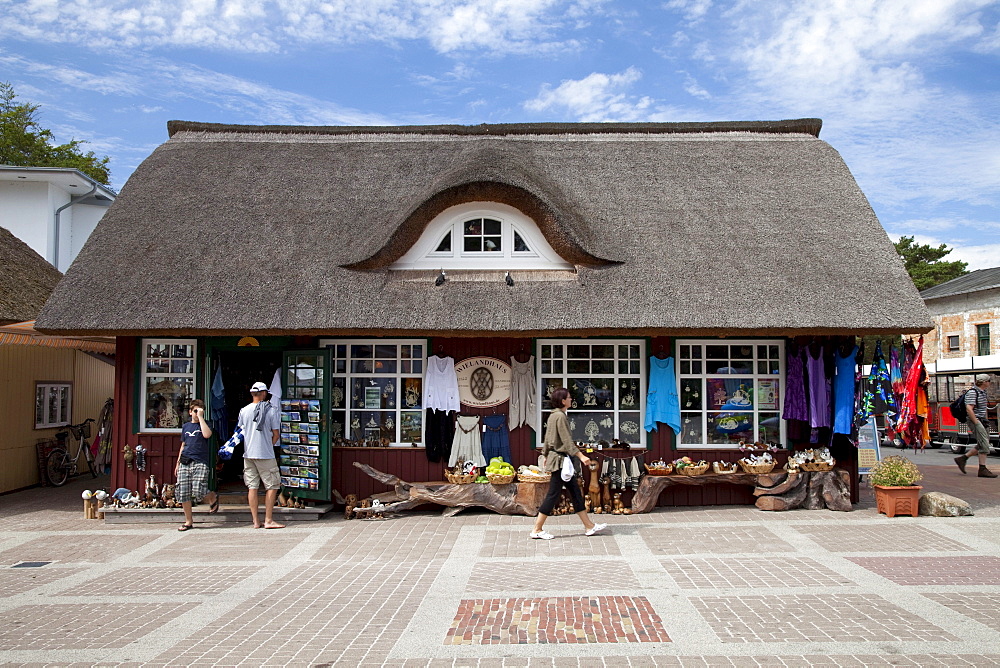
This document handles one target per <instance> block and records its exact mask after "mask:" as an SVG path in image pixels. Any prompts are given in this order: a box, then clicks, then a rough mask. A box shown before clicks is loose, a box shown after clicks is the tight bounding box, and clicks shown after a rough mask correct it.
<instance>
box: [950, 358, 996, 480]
mask: <svg viewBox="0 0 1000 668" xmlns="http://www.w3.org/2000/svg"><path fill="white" fill-rule="evenodd" d="M989 386H990V377H989V374H985V373H981V374H978V375H977V376H976V386H975V387H973V388H971V389H969V390H966V392H965V410H966V411H968V414H969V428H970V429H972V430H973V432H974V433H975V435H976V447H974V448H973V449H972V450H969V451H968V452H966V453H965V454H964V455H959V456H958V457H955V463H956V464H958V468H959V469H961V471H962V473H965V463H966V462H967V461H969V457H971V456H973V455H975V454H978V455H979V477H980V478H996V477H997V474H996V473H993V472H992V471H990V470H989V469H988V468H986V455H988V454H990V432H989V429H987V428H986V424H987V423H986V408H987V405H986V388H987V387H989Z"/></svg>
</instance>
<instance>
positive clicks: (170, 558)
mask: <svg viewBox="0 0 1000 668" xmlns="http://www.w3.org/2000/svg"><path fill="white" fill-rule="evenodd" d="M916 459H917V460H918V463H919V464H920V465H921V468H922V470H924V471H925V484H927V482H928V481H932V483H933V485H934V487H933V489H937V490H940V491H944V492H947V493H950V494H954V495H955V496H959V497H962V496H963V491H966V490H969V489H972V490H973V492H974V493H973V494H972V498H973V499H974V502H973V507H974V509H975V510H976V515H975V516H974V517H962V518H932V517H919V518H912V517H896V518H891V519H890V518H887V517H885V516H883V515H878V514H877V513H876V511H875V510H874V507H873V506H874V503H873V501H872V499H871V498H870V494H871V492H870V490H867V489H864V490H863V497H864V498H863V500H862V503H861V504H859V505H858V506H857V507H856V509H855V510H854V511H853V512H851V513H834V512H830V511H792V512H787V513H764V512H761V511H758V510H756V509H755V508H753V507H733V506H727V507H717V508H674V509H665V508H661V509H658V510H657V511H656V512H654V513H651V514H648V515H635V516H611V517H607V518H606V519H607V521H608V522H609V523H610V525H611V526H610V531H609V532H608V533H606V534H604V535H598V536H594V537H591V538H588V537H586V536H584V535H583V530H582V527H581V526H580V524H579V522H578V521H577V519H576V518H575V517H571V518H553V519H551V520H550V521H549V524H548V525H547V528H548V529H549V530H550V531H552V533H554V534H556V539H555V540H551V541H532V540H529V539H528V538H527V533H528V531H529V529H530V526H531V522H532V520H531V519H530V518H523V517H501V516H498V515H494V514H491V513H487V512H476V511H468V512H465V513H461V514H459V515H457V516H455V517H452V518H443V517H441V516H440V515H439V514H438V513H433V512H412V513H408V514H406V513H404V514H402V515H401V516H399V517H396V518H393V519H388V520H384V521H378V520H372V521H362V520H354V521H350V522H348V521H345V520H343V518H342V517H340V516H339V515H336V514H332V515H330V516H328V517H327V518H324V519H323V520H320V521H318V522H300V523H295V524H292V525H291V526H289V527H288V528H287V529H284V530H281V531H265V530H254V529H252V528H250V527H249V526H241V525H237V524H226V523H216V524H198V525H197V528H196V529H194V530H192V531H188V532H184V533H181V532H177V531H176V530H175V528H176V527H175V526H174V525H169V524H149V525H104V524H103V523H101V522H99V521H93V520H83V519H82V511H81V509H80V505H81V504H80V497H79V494H80V491H81V490H82V489H84V488H85V487H91V488H92V487H94V485H95V483H94V481H92V480H89V479H86V480H85V479H77V480H74V481H72V482H71V483H70V484H69V485H68V486H66V487H65V488H61V489H44V488H39V489H31V490H26V491H23V492H18V493H16V494H11V495H6V496H0V614H2V615H3V617H4V620H5V621H4V623H3V624H2V625H0V665H5V666H7V665H11V666H13V665H18V666H22V665H28V666H36V665H37V666H92V665H100V666H318V667H320V666H322V667H326V666H350V667H351V668H360V667H366V666H393V667H399V668H409V667H411V666H412V667H417V666H420V667H430V666H434V667H437V666H442V667H444V666H482V667H488V666H498V667H499V666H530V667H534V666H546V667H548V666H552V667H556V666H574V667H586V666H890V665H891V666H987V665H998V666H1000V633H998V631H1000V481H992V480H991V481H986V480H979V479H975V478H969V477H968V476H964V477H963V476H961V474H960V473H958V471H957V469H954V467H953V465H952V466H951V467H949V466H947V461H948V460H950V458H949V457H948V456H947V455H946V454H945V453H934V452H928V453H921V454H919V455H917V456H916ZM942 463H944V464H945V465H941V466H939V464H942ZM988 484H992V485H993V486H992V487H988V486H987V485H988ZM25 562H49V563H47V564H45V565H42V566H37V567H24V566H27V564H26V563H25Z"/></svg>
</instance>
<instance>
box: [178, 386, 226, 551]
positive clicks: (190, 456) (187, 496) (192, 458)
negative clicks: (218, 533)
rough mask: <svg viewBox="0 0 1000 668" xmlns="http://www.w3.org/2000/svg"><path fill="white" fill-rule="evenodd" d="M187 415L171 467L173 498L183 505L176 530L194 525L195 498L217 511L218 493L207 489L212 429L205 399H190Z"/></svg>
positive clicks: (214, 511) (213, 511) (211, 511)
mask: <svg viewBox="0 0 1000 668" xmlns="http://www.w3.org/2000/svg"><path fill="white" fill-rule="evenodd" d="M188 414H189V415H190V416H191V421H190V422H187V423H185V424H184V425H183V426H182V427H181V450H180V452H178V453H177V465H176V466H174V476H176V478H177V485H176V486H175V487H174V498H175V499H176V500H177V501H178V502H179V503H180V504H181V507H182V508H184V524H182V525H180V526H179V527H178V528H177V530H178V531H187V530H188V529H192V528H194V515H193V513H192V511H191V507H192V506H193V505H194V501H195V500H198V501H202V500H208V502H209V509H208V512H210V513H217V512H219V495H218V494H217V493H216V492H210V491H208V474H209V470H208V463H209V450H208V439H210V438H211V437H212V429H211V427H209V426H208V423H207V422H205V402H204V401H202V400H201V399H193V400H192V401H191V405H190V406H188Z"/></svg>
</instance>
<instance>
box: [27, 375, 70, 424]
mask: <svg viewBox="0 0 1000 668" xmlns="http://www.w3.org/2000/svg"><path fill="white" fill-rule="evenodd" d="M72 414H73V385H72V384H71V383H56V382H46V383H35V429H48V428H50V427H63V426H65V425H68V424H69V423H70V416H71V415H72Z"/></svg>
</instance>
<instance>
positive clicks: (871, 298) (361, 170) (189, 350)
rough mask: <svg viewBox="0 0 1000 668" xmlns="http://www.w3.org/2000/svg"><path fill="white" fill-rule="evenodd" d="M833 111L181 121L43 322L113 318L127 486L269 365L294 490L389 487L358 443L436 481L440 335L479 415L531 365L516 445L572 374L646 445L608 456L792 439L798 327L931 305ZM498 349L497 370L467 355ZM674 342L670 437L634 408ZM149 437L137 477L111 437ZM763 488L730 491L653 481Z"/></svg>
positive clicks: (609, 419) (878, 321) (865, 320)
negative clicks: (828, 117)
mask: <svg viewBox="0 0 1000 668" xmlns="http://www.w3.org/2000/svg"><path fill="white" fill-rule="evenodd" d="M820 126H821V123H820V121H819V120H816V119H804V120H793V121H779V122H729V123H666V124H630V123H626V124H616V123H608V124H524V125H480V126H468V127H466V126H419V127H283V126H260V127H251V126H236V125H214V124H203V123H189V122H171V123H170V124H169V127H168V129H169V134H170V139H169V140H168V141H167V142H166V143H164V144H163V145H162V146H160V147H159V148H157V149H156V151H154V152H153V154H152V155H151V156H150V157H149V158H148V159H146V160H145V161H144V162H143V163H142V165H140V167H139V168H138V169H137V170H136V172H135V173H134V174H133V176H132V177H131V179H130V180H129V182H128V183H127V184H126V186H125V188H124V189H123V190H122V192H121V194H120V195H119V197H118V199H117V201H116V202H115V204H114V206H113V207H112V208H111V209H110V211H109V212H108V214H107V215H106V216H105V217H104V219H103V220H102V221H101V223H100V224H99V225H98V227H97V229H96V230H95V231H94V233H93V235H92V236H91V239H90V241H88V243H87V245H86V246H85V248H84V249H83V251H82V252H81V254H80V257H79V259H78V260H77V262H76V263H75V264H74V265H73V266H72V267H71V268H70V270H69V271H68V272H67V274H66V277H65V279H64V280H63V281H62V282H61V283H60V284H59V286H58V287H57V289H56V291H55V294H54V295H53V297H52V298H51V299H50V300H49V302H48V304H47V305H46V307H45V309H44V311H43V313H42V314H41V316H40V317H39V319H38V327H39V328H40V329H41V330H43V331H46V332H50V333H62V334H70V333H72V334H76V335H113V336H116V337H118V360H119V363H118V365H117V367H116V406H118V407H119V410H118V411H117V415H116V425H115V432H114V433H115V437H116V441H117V443H116V448H115V451H116V453H117V459H116V460H115V467H114V484H115V485H119V486H124V487H130V488H137V487H138V486H139V485H140V484H141V481H142V479H143V478H144V477H145V476H146V475H148V474H150V473H155V474H157V478H158V479H159V480H161V481H163V480H170V479H171V477H172V470H173V465H174V462H175V460H176V453H177V450H178V448H179V445H180V440H179V435H178V433H179V424H180V423H179V421H178V420H181V419H182V417H183V416H184V415H185V413H184V408H185V406H186V402H187V401H188V400H189V398H191V397H192V396H198V397H203V398H205V399H206V400H208V401H209V404H210V408H211V407H212V406H213V399H212V385H213V382H214V381H215V380H216V379H217V378H218V379H219V380H221V384H222V386H224V390H225V402H226V407H227V412H228V415H229V417H230V424H232V418H234V417H235V414H236V412H237V411H238V410H239V408H240V407H242V406H243V405H245V404H246V403H247V402H248V401H249V394H248V389H249V386H250V385H251V384H252V383H253V382H254V381H258V380H262V381H264V382H266V383H268V384H270V383H271V382H272V380H273V379H274V377H275V374H276V372H277V378H278V379H279V380H280V382H281V386H282V390H281V391H282V399H283V400H284V401H285V402H286V403H285V405H284V406H283V413H286V414H288V415H286V416H285V418H286V422H288V423H289V425H292V424H294V425H295V428H294V431H293V430H292V429H291V426H289V429H288V431H287V432H283V438H282V440H283V455H284V456H286V457H287V458H289V461H290V462H291V461H293V460H294V461H298V460H297V459H296V458H299V457H301V458H302V459H301V461H302V462H303V463H308V464H309V466H305V465H302V466H294V467H293V466H291V464H289V468H290V469H291V468H294V469H296V471H295V475H291V474H290V473H287V472H285V473H287V477H288V482H289V483H290V484H292V485H294V486H300V485H301V486H302V490H304V491H303V492H302V494H301V495H303V496H308V497H312V498H320V499H326V498H330V494H331V493H332V492H331V490H333V489H336V490H339V491H340V492H341V493H343V494H347V493H355V494H359V495H361V496H364V495H367V494H370V493H372V492H380V491H384V488H383V487H381V486H380V485H378V484H377V483H375V482H374V481H373V480H371V479H369V478H367V477H366V476H364V474H362V473H360V472H359V471H358V470H357V469H356V468H355V467H354V466H352V464H353V463H354V462H363V463H367V464H370V465H371V466H373V467H375V468H377V469H379V470H382V471H388V472H391V473H393V474H395V475H398V476H399V477H400V478H403V479H406V480H412V481H424V480H441V479H443V476H442V473H443V472H442V468H443V465H444V464H443V463H442V462H435V461H430V458H429V456H428V455H429V454H430V455H431V458H433V456H434V453H429V452H428V449H427V448H425V447H424V446H425V440H426V439H428V428H429V427H430V425H429V424H428V420H427V416H426V414H425V412H424V410H423V408H424V406H422V404H421V401H422V398H421V397H422V393H423V389H424V385H423V384H424V382H425V379H424V376H425V373H426V368H427V365H428V357H430V356H448V357H452V358H453V359H454V360H455V362H456V363H457V364H458V365H459V366H462V363H463V362H464V361H467V360H470V359H472V358H483V359H481V360H477V362H476V363H475V365H472V366H475V367H476V368H474V369H468V370H467V371H468V372H469V374H470V377H469V378H465V379H463V382H465V383H467V384H468V387H467V388H466V390H465V392H466V395H465V396H466V397H467V398H468V397H469V396H472V395H476V388H474V387H473V385H477V384H478V391H479V395H477V396H481V397H483V396H485V397H486V398H485V399H483V400H481V401H479V400H470V401H469V402H467V403H464V404H463V405H462V407H461V412H462V413H463V414H469V415H480V416H486V417H488V416H490V415H506V414H507V413H508V408H509V402H507V401H500V402H499V403H497V402H496V401H495V400H491V399H490V397H491V396H493V398H494V399H495V398H496V397H497V396H501V397H502V394H497V395H492V394H491V393H492V392H494V391H496V392H498V393H502V391H503V388H504V387H508V383H510V380H509V379H510V376H509V374H510V373H511V371H512V369H511V367H514V369H521V370H523V369H524V368H528V367H523V366H521V364H523V363H527V362H529V361H530V370H531V371H532V372H533V374H534V378H535V382H534V387H535V390H536V393H537V397H538V399H539V400H538V401H537V402H536V404H535V406H533V407H532V409H531V413H530V415H529V416H527V418H526V424H524V425H521V426H515V427H514V428H512V429H510V436H509V440H510V447H511V453H512V457H513V459H514V463H515V464H525V463H534V461H535V459H536V456H537V454H536V453H535V452H534V450H533V447H534V446H535V445H536V444H537V443H538V442H539V441H540V435H539V430H540V425H542V424H543V421H544V419H545V415H546V413H547V411H546V409H547V406H546V404H545V401H544V397H545V395H546V393H547V392H548V391H549V390H550V389H551V388H554V387H557V386H560V385H562V386H566V387H568V388H570V389H571V391H572V392H573V394H574V398H575V400H576V402H577V405H576V406H575V407H574V408H573V409H571V411H570V417H571V418H573V428H574V434H575V435H576V437H577V438H578V439H579V440H580V441H584V442H588V443H593V444H595V445H596V444H598V443H600V442H601V441H604V442H606V443H608V444H613V443H614V441H615V440H616V439H617V440H618V441H619V442H621V443H628V444H630V446H631V447H630V449H629V450H628V451H624V450H619V451H609V454H612V453H613V454H614V456H619V457H632V456H635V455H636V454H637V453H643V456H644V457H645V461H647V462H648V461H651V460H653V459H658V458H661V457H662V458H664V459H672V458H675V457H680V456H682V455H685V454H687V455H690V456H692V457H693V458H698V459H706V460H712V459H726V460H735V459H737V458H739V456H740V453H739V451H738V444H739V442H740V441H746V442H754V441H759V442H765V443H766V442H773V443H778V444H781V445H782V446H794V445H796V444H797V443H801V442H803V440H805V441H808V437H809V435H808V433H806V434H805V435H803V434H801V433H798V430H796V429H792V428H790V424H789V423H787V422H786V421H785V420H783V419H781V412H782V400H783V397H784V391H785V371H786V369H785V365H786V349H787V347H788V346H789V345H791V343H792V342H798V343H803V342H819V343H827V342H831V343H832V342H834V341H836V342H841V341H843V340H844V339H845V338H849V337H853V336H857V335H863V334H885V335H894V334H903V333H906V334H911V333H920V332H924V331H927V330H929V329H930V328H931V326H932V325H931V321H930V317H929V316H928V313H927V310H926V308H925V306H924V304H923V302H922V300H921V299H920V297H919V296H918V294H917V291H916V290H915V288H914V287H913V284H912V282H911V281H910V279H909V277H908V276H907V274H906V272H905V270H904V269H903V266H902V263H901V262H900V261H899V259H898V257H897V256H896V254H895V252H894V249H893V247H892V244H891V243H890V241H889V239H888V237H887V235H886V234H885V232H884V231H883V229H882V227H881V226H880V224H879V222H878V220H877V219H876V217H875V214H874V212H873V211H872V209H871V207H870V206H869V204H868V202H867V200H866V199H865V196H864V194H863V193H862V192H861V190H860V189H859V187H858V185H857V183H856V182H855V180H854V178H853V177H852V176H851V173H850V171H849V170H848V168H847V166H846V165H845V164H844V162H843V160H842V159H841V157H840V155H839V154H838V153H837V152H836V151H835V150H834V149H833V148H832V147H831V146H829V145H828V144H826V143H825V142H823V141H821V140H820V139H819V138H818V137H819V131H820ZM486 358H489V359H492V360H496V361H499V363H500V365H501V366H500V367H496V366H494V367H492V368H493V370H494V371H496V373H490V374H489V376H490V377H489V378H488V379H487V378H485V377H484V376H481V377H478V378H476V377H473V376H475V373H476V371H477V370H478V369H479V368H480V367H482V368H491V365H494V364H495V363H494V362H489V361H487V359H486ZM512 358H513V360H514V362H517V363H518V364H516V365H514V364H512ZM667 358H672V362H673V365H674V372H675V381H674V383H675V385H674V387H675V389H676V391H677V392H678V395H679V401H680V423H681V424H680V426H681V429H680V430H679V433H677V434H675V433H674V430H673V429H671V428H670V427H668V426H667V425H665V424H658V425H657V429H656V430H655V431H652V432H648V431H646V429H645V428H644V422H645V421H646V417H647V416H646V402H647V392H648V381H649V376H650V367H651V365H657V364H665V363H666V362H665V360H666V359H667ZM431 363H435V362H434V361H433V360H432V362H431ZM470 364H471V363H470ZM466 366H469V365H466ZM502 367H506V368H502ZM491 383H492V385H491ZM484 384H485V385H486V386H489V387H488V388H486V387H484ZM487 389H489V392H487V391H486V390H487ZM470 392H471V395H470ZM723 395H725V396H723ZM734 397H736V398H738V399H739V400H740V401H739V403H740V405H739V406H735V405H734V404H733V401H732V400H733V399H734ZM219 403H220V402H219V401H218V400H216V401H215V402H214V405H215V406H216V407H218V405H219ZM292 413H294V414H295V415H294V418H293V416H292V415H291V414H292ZM310 413H314V414H315V415H310ZM484 421H485V420H484ZM313 424H314V425H317V426H315V427H311V426H310V425H313ZM296 438H297V439H299V441H298V442H297V443H293V440H294V439H296ZM345 441H346V442H349V443H351V444H352V445H350V446H345V445H343V443H344V442H345ZM373 442H379V443H380V447H367V446H358V445H356V444H357V443H368V444H371V443H373ZM383 443H386V444H387V445H388V447H381V444H383ZM137 445H140V446H142V447H143V448H144V449H145V458H146V460H147V466H146V470H145V471H136V470H134V469H129V468H127V467H126V466H125V465H124V462H123V460H122V458H121V452H122V450H123V448H124V447H125V446H128V447H129V448H134V447H135V446H137ZM293 445H294V446H295V447H291V446H293ZM849 460H850V456H849V455H848V456H847V457H846V460H845V461H847V462H848V463H849ZM231 466H232V465H231ZM236 466H239V465H236ZM300 469H301V470H300ZM306 469H309V470H306ZM237 475H238V474H236V473H235V472H234V471H231V470H226V469H224V470H223V471H222V472H221V474H220V479H221V481H222V483H223V484H226V483H227V480H230V481H232V480H236V479H237V478H236V476H237ZM293 479H294V480H293ZM310 480H315V482H309V481H310ZM234 484H235V483H234ZM310 487H313V488H314V489H310ZM751 498H752V497H751V495H750V490H749V489H744V488H740V487H734V486H722V485H720V486H708V487H704V488H671V489H668V490H667V491H666V492H664V494H663V495H662V497H661V499H660V503H661V504H665V505H699V504H724V503H748V502H750V501H751Z"/></svg>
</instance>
